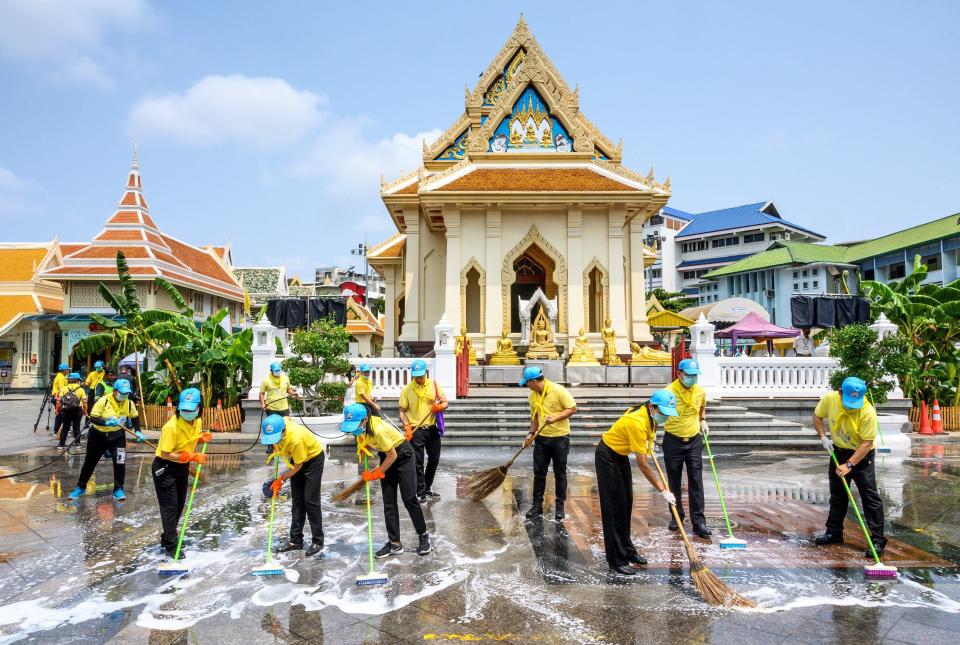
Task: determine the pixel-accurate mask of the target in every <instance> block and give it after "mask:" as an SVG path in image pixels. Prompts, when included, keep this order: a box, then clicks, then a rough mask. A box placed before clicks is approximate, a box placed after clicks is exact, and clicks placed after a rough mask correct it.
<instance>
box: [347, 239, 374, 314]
mask: <svg viewBox="0 0 960 645" xmlns="http://www.w3.org/2000/svg"><path fill="white" fill-rule="evenodd" d="M350 255H362V256H363V304H364V305H365V306H369V298H370V283H369V281H368V280H367V236H366V234H364V236H363V243H361V244H357V247H356V248H353V249H350Z"/></svg>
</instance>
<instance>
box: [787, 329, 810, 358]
mask: <svg viewBox="0 0 960 645" xmlns="http://www.w3.org/2000/svg"><path fill="white" fill-rule="evenodd" d="M815 347H816V345H814V342H813V339H812V338H810V328H809V327H806V328H805V329H801V330H800V335H799V336H797V337H796V338H795V339H794V340H793V351H794V353H796V355H797V356H808V357H809V356H813V350H814V348H815Z"/></svg>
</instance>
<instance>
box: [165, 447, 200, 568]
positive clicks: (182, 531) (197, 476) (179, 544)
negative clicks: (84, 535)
mask: <svg viewBox="0 0 960 645" xmlns="http://www.w3.org/2000/svg"><path fill="white" fill-rule="evenodd" d="M206 452H207V444H206V442H204V444H203V445H202V446H201V447H200V454H201V455H202V454H205V453H206ZM201 468H203V464H197V473H196V474H195V475H194V476H193V488H191V489H190V498H189V499H188V500H187V512H186V513H184V515H183V524H181V525H180V536H179V537H178V538H177V550H176V551H174V553H173V561H174V562H176V561H177V560H179V559H180V547H182V546H183V536H184V535H186V533H187V521H189V520H190V509H192V508H193V496H194V494H195V493H196V492H197V482H198V481H200V469H201Z"/></svg>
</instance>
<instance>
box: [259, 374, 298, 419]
mask: <svg viewBox="0 0 960 645" xmlns="http://www.w3.org/2000/svg"><path fill="white" fill-rule="evenodd" d="M296 395H297V391H296V390H295V389H293V388H292V387H291V386H290V378H289V377H288V376H287V374H286V372H284V371H283V365H281V364H280V361H275V362H273V363H270V373H269V374H267V376H266V377H265V378H264V379H263V381H261V382H260V409H261V410H263V411H264V412H265V413H266V414H279V415H280V416H281V417H288V416H290V403H289V402H288V400H287V399H288V398H289V397H291V396H294V397H295V396H296Z"/></svg>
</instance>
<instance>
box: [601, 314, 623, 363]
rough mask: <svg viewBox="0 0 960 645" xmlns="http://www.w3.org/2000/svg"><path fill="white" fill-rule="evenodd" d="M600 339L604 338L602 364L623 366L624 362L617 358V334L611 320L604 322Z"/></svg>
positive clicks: (607, 319)
mask: <svg viewBox="0 0 960 645" xmlns="http://www.w3.org/2000/svg"><path fill="white" fill-rule="evenodd" d="M600 337H601V338H603V358H601V359H600V362H601V363H603V364H604V365H623V361H621V360H620V357H619V356H617V343H616V341H617V333H616V332H615V331H614V329H613V323H612V322H611V321H610V319H609V318H605V319H604V320H603V329H601V330H600Z"/></svg>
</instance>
